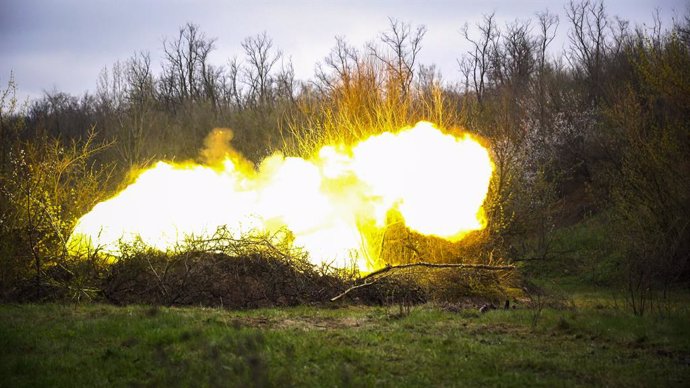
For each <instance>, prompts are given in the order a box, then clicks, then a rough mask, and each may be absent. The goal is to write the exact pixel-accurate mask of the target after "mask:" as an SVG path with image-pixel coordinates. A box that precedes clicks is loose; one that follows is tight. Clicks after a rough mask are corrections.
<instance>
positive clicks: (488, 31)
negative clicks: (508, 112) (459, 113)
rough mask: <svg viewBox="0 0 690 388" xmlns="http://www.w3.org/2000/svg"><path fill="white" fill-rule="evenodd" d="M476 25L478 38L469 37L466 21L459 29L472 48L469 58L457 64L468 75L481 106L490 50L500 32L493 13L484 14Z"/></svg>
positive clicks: (488, 67) (488, 68) (489, 62)
mask: <svg viewBox="0 0 690 388" xmlns="http://www.w3.org/2000/svg"><path fill="white" fill-rule="evenodd" d="M476 27H477V29H478V30H479V37H478V38H472V37H470V31H469V26H468V25H467V23H465V25H464V26H463V28H462V30H461V31H462V34H463V35H464V37H465V39H466V40H467V41H468V42H470V43H471V44H472V49H471V50H470V51H468V52H467V54H468V55H469V57H468V58H469V59H468V60H467V61H463V60H460V61H459V62H458V64H459V65H460V68H461V71H464V72H466V74H467V75H468V78H469V79H470V82H471V84H472V87H473V89H474V92H475V96H476V97H477V102H478V103H479V105H480V106H482V104H483V97H484V91H485V89H486V80H487V76H488V73H489V70H490V66H491V61H490V57H491V51H492V50H493V49H494V47H495V45H496V44H497V41H498V38H499V36H500V34H499V31H498V27H497V26H496V20H495V14H494V13H491V14H489V15H484V19H483V21H482V22H481V23H478V24H477V25H476Z"/></svg>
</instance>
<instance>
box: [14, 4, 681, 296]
mask: <svg viewBox="0 0 690 388" xmlns="http://www.w3.org/2000/svg"><path fill="white" fill-rule="evenodd" d="M565 8H566V14H565V20H562V19H559V18H558V17H557V16H556V15H554V14H551V13H549V12H539V13H537V14H536V15H535V17H534V18H532V19H529V20H515V21H513V22H510V23H507V24H506V25H499V24H498V22H497V21H496V18H495V16H494V14H489V15H486V16H484V18H483V20H481V21H480V22H479V23H477V24H474V25H467V24H466V25H465V26H464V27H463V28H462V33H463V35H464V39H466V40H467V42H468V43H469V44H470V47H471V50H469V51H468V52H466V53H463V54H462V55H461V57H460V58H458V66H459V71H460V74H461V75H462V78H461V80H460V81H459V82H456V83H449V82H447V81H444V80H443V79H442V76H441V74H440V72H439V71H438V70H437V69H436V68H435V67H434V66H433V65H426V64H422V63H420V62H419V53H420V51H421V50H422V49H423V44H424V36H425V33H426V28H425V27H424V26H415V25H412V24H409V23H405V22H402V21H399V20H395V19H390V21H389V24H388V26H387V29H386V30H385V32H383V33H381V34H380V35H379V36H377V37H375V39H374V40H373V41H372V42H371V43H369V44H367V45H365V46H364V47H353V46H351V45H350V44H348V43H347V41H346V40H345V39H343V38H340V37H338V38H336V40H335V45H334V47H333V48H332V49H331V51H330V52H329V53H328V55H327V56H326V57H325V58H324V60H323V61H322V62H321V63H319V64H317V70H316V73H315V75H314V77H313V79H311V80H308V81H299V80H297V79H296V78H295V74H294V70H293V68H292V65H291V63H290V60H289V59H288V56H286V55H285V54H283V53H282V52H281V51H280V50H279V49H278V48H277V47H275V46H274V44H273V41H272V40H271V38H270V37H269V36H267V35H266V34H265V33H262V34H259V35H255V36H250V37H248V38H246V39H245V40H243V41H242V48H243V51H242V52H241V53H238V56H236V57H233V58H230V59H229V60H228V62H227V65H225V66H214V65H211V64H210V63H209V54H210V53H211V52H213V50H214V49H215V48H216V47H217V45H218V44H220V42H219V41H217V40H216V39H215V38H211V37H208V36H206V35H205V34H204V33H203V32H202V30H201V28H200V26H197V25H194V24H187V25H185V26H183V27H181V28H180V30H179V33H178V34H177V35H175V36H173V37H171V38H169V39H167V40H165V41H164V43H163V53H164V57H163V59H162V70H161V71H160V72H156V71H155V70H154V69H153V68H152V66H151V56H150V54H149V53H146V52H142V53H135V54H134V55H133V56H132V57H131V58H129V59H127V60H124V61H122V62H118V63H115V64H113V65H111V66H109V67H107V68H105V69H104V70H103V72H102V74H101V76H100V78H99V80H98V86H97V89H96V92H95V93H93V94H85V95H83V96H80V97H77V96H71V95H67V94H65V93H61V92H50V93H46V94H45V96H44V97H43V98H41V99H38V100H36V101H32V102H31V103H30V104H29V105H28V106H20V105H18V104H17V101H16V100H15V99H14V95H15V94H14V92H15V87H16V86H15V85H14V83H13V81H12V79H10V82H9V83H8V85H7V87H6V88H5V89H4V93H3V94H2V100H1V101H0V131H1V132H0V133H1V136H2V160H1V161H0V186H1V191H0V196H1V197H2V198H1V202H0V206H1V208H0V237H1V241H2V243H1V244H0V245H1V246H0V259H1V260H2V264H1V265H2V267H1V268H2V275H1V276H0V289H2V290H3V292H8V290H12V289H13V288H15V287H17V285H18V284H20V283H21V282H22V281H24V280H26V279H33V280H35V281H36V282H40V279H41V278H42V276H43V277H44V278H45V277H46V276H49V275H47V274H46V271H48V270H49V269H50V268H53V266H54V264H55V263H58V262H61V261H64V260H66V259H65V252H64V241H65V238H66V236H69V231H70V229H71V227H72V226H73V223H74V221H75V220H76V219H77V218H78V217H79V216H80V215H81V214H83V213H84V212H86V211H88V210H89V209H90V207H91V206H93V204H95V203H96V202H97V201H99V200H102V199H103V198H105V197H107V195H108V193H111V192H112V190H114V189H116V187H117V183H118V182H120V181H121V180H122V178H123V177H124V176H126V174H127V172H128V171H131V170H132V169H134V168H137V167H141V166H146V165H148V164H150V163H151V162H152V161H155V160H157V159H175V160H185V159H192V158H195V157H197V153H198V150H199V149H200V148H201V146H202V142H203V139H204V137H205V136H206V135H207V134H208V132H209V131H210V130H211V129H212V128H215V127H229V128H232V129H233V131H234V133H235V138H234V140H233V145H234V146H235V147H236V148H237V149H238V150H240V151H241V152H242V153H243V154H244V155H245V156H246V157H247V158H248V159H250V160H252V161H254V162H256V161H259V160H261V159H262V158H263V157H265V156H267V155H268V154H270V153H272V152H274V151H275V150H282V151H283V152H284V153H286V154H290V155H301V156H308V155H310V154H312V153H313V152H314V151H315V150H316V149H317V148H318V147H320V146H321V145H323V144H328V143H343V142H344V143H349V142H353V141H356V140H358V139H361V138H363V137H367V136H369V135H371V134H373V133H378V132H382V131H386V130H395V129H397V128H400V127H403V126H406V125H410V124H414V123H415V122H417V121H419V120H428V121H431V122H434V123H436V124H438V125H439V126H441V127H443V128H448V129H450V130H452V129H453V128H463V129H466V130H469V131H471V132H475V133H477V134H479V135H481V136H483V137H485V138H486V139H487V141H488V142H489V144H490V146H491V151H492V155H493V158H494V161H495V163H496V173H495V177H494V179H493V181H492V183H491V188H490V198H489V199H488V201H487V204H486V210H487V217H488V219H489V226H488V228H487V229H486V230H485V231H483V232H482V233H479V234H478V235H476V236H473V237H472V238H471V239H470V240H469V242H468V243H467V244H468V245H471V247H472V255H474V256H476V257H480V258H483V259H484V260H490V259H491V258H495V257H506V258H510V259H515V260H537V261H547V260H553V259H554V255H555V253H554V252H553V250H552V246H551V241H552V236H553V232H554V230H555V229H557V228H558V227H560V226H564V225H569V224H573V223H576V222H579V221H581V220H582V219H583V218H585V217H589V216H598V217H602V218H604V219H605V220H606V221H605V222H607V223H609V225H610V227H608V228H606V230H607V233H608V235H607V238H606V240H607V241H608V243H607V244H609V245H610V246H613V247H615V250H616V252H617V255H615V257H616V259H615V261H614V262H613V263H606V265H607V266H608V267H610V268H612V269H611V270H610V271H608V272H607V276H605V278H606V279H603V281H607V282H618V284H622V285H625V286H626V287H628V288H629V290H630V293H631V295H634V296H636V297H642V298H644V297H645V295H647V294H645V293H649V292H653V291H654V290H666V289H667V287H668V286H669V285H672V284H677V283H678V282H679V281H682V282H684V281H687V280H689V279H690V265H689V264H688V256H689V254H690V246H689V244H690V243H689V242H690V225H689V222H690V221H689V220H690V162H689V157H688V154H689V152H688V150H690V138H689V137H690V17H689V16H687V15H685V16H679V17H678V18H677V19H676V20H675V22H674V24H673V25H672V26H668V28H662V25H661V23H660V22H659V21H658V18H657V19H656V23H655V24H654V26H653V27H652V28H643V27H635V26H632V25H631V24H630V23H629V22H627V21H624V20H621V19H619V18H617V17H612V16H611V15H608V14H607V12H606V9H605V6H604V4H603V2H598V1H589V0H585V1H581V2H570V3H569V4H567V5H566V7H565ZM560 29H566V30H567V36H568V43H569V44H568V45H567V46H566V48H565V49H564V52H562V53H560V55H557V56H555V57H554V56H552V55H550V54H549V53H551V52H552V50H551V49H550V45H551V43H552V41H553V40H554V37H555V36H556V31H557V30H560ZM449 50H452V47H449ZM448 179H453V177H452V170H450V171H449V177H448ZM468 249H469V248H468ZM602 265H603V264H602ZM608 267H607V268H608ZM42 274H43V275H42Z"/></svg>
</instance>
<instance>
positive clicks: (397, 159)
mask: <svg viewBox="0 0 690 388" xmlns="http://www.w3.org/2000/svg"><path fill="white" fill-rule="evenodd" d="M231 137H232V135H231V134H228V133H223V132H219V131H218V130H214V132H212V134H211V135H210V136H209V138H208V139H207V144H206V150H205V151H204V152H203V156H204V158H205V160H206V164H205V165H200V164H196V163H191V162H189V163H182V164H173V163H166V162H158V163H157V164H156V165H154V166H153V167H152V168H150V169H148V170H145V171H143V172H141V174H140V175H139V177H138V178H137V179H136V180H135V181H134V183H132V184H131V185H129V186H128V187H127V188H125V189H124V190H123V191H121V192H120V193H118V194H117V195H116V196H114V197H113V198H110V199H108V200H106V201H104V202H101V203H99V204H97V205H96V206H95V207H94V208H93V210H91V211H90V212H89V213H87V214H86V215H84V216H83V217H82V218H81V219H80V220H79V221H78V222H77V225H76V227H75V229H74V231H73V233H72V236H71V237H70V241H69V245H70V248H71V250H72V251H73V252H79V251H81V250H83V249H86V248H88V247H99V249H101V251H104V252H107V253H109V254H113V255H117V253H118V249H119V247H120V246H121V245H120V244H121V243H125V244H127V243H132V242H134V241H135V240H136V239H141V241H142V242H143V243H145V244H146V245H148V246H151V247H154V248H156V249H160V250H168V249H170V248H172V247H174V246H175V245H176V244H179V243H180V242H181V241H183V240H184V239H185V238H186V237H189V236H196V237H203V236H209V235H212V234H213V233H214V232H215V231H216V230H217V229H218V228H219V227H221V226H222V227H225V228H227V230H229V231H231V233H233V235H234V237H236V238H240V237H242V236H244V235H247V234H251V233H257V232H261V233H263V232H272V231H277V230H280V229H282V228H286V229H288V230H289V231H290V232H292V234H293V235H294V242H293V243H294V245H296V246H299V247H303V248H304V249H305V250H306V251H307V252H308V253H309V256H310V259H311V260H312V262H314V263H317V264H318V263H324V262H325V263H328V264H330V265H333V266H336V267H341V268H344V267H351V266H352V265H353V264H354V265H355V266H357V267H358V268H359V269H360V270H371V269H373V268H372V266H373V265H374V263H375V258H371V257H369V256H370V255H369V253H368V251H367V244H366V242H365V241H364V240H365V238H364V237H363V236H364V235H365V233H364V232H365V230H364V229H366V228H379V229H383V228H385V227H386V222H387V221H386V219H387V215H388V213H389V211H391V210H395V211H397V212H398V213H399V214H400V216H401V217H402V219H403V220H404V223H405V225H406V226H407V227H408V228H409V229H411V230H414V231H416V232H418V233H420V234H424V235H433V236H437V237H441V238H444V239H447V240H450V241H457V240H459V239H461V238H462V237H463V236H464V235H465V234H467V233H468V232H470V231H473V230H479V229H482V228H483V227H485V224H486V221H485V218H484V214H483V209H482V204H483V202H484V199H485V197H486V194H487V191H488V187H489V180H490V179H491V174H492V172H493V163H492V162H491V159H490V157H489V153H488V151H487V150H486V149H485V148H484V147H483V146H482V145H481V144H479V142H477V141H476V140H475V139H473V138H472V137H470V136H469V135H463V136H462V137H459V138H458V137H454V136H452V135H449V134H444V133H443V132H441V131H440V130H439V129H437V128H435V127H434V126H433V125H432V124H430V123H427V122H420V123H418V124H417V125H416V126H414V127H411V128H405V129H402V130H401V131H399V132H397V133H390V132H386V133H383V134H380V135H377V136H372V137H370V138H368V139H366V140H364V141H362V142H360V143H358V144H355V145H354V146H352V147H345V146H326V147H323V148H322V149H321V150H320V152H319V153H318V155H316V156H315V157H313V158H311V159H308V160H307V159H301V158H291V157H284V156H283V155H281V154H279V153H276V154H274V155H272V156H270V157H268V158H267V159H265V160H264V161H263V162H262V163H261V164H260V165H259V168H258V170H254V169H253V168H252V167H248V162H246V161H245V160H244V159H243V158H242V157H241V156H240V155H239V154H237V153H236V152H235V151H233V150H231V149H228V147H225V148H224V150H223V148H222V147H221V148H219V147H218V142H227V141H229V140H230V138H231Z"/></svg>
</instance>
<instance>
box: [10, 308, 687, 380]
mask: <svg viewBox="0 0 690 388" xmlns="http://www.w3.org/2000/svg"><path fill="white" fill-rule="evenodd" d="M397 312H398V309H397V308H394V307H390V308H373V307H357V306H354V307H342V308H337V309H329V308H324V307H321V308H318V307H298V308H289V309H261V310H253V311H239V312H238V311H227V310H222V309H208V308H152V307H146V306H130V307H114V306H108V305H79V306H70V305H54V304H49V305H3V306H0V349H2V351H1V352H0V386H3V387H22V386H51V387H60V386H70V387H72V386H88V387H92V386H142V385H145V386H151V385H153V386H238V387H240V386H242V387H244V386H276V385H279V386H285V387H289V386H374V385H376V386H391V387H393V386H394V387H397V386H486V385H489V386H592V385H597V386H674V385H676V386H682V385H684V384H687V381H689V379H690V366H689V363H690V325H688V324H687V323H688V322H689V321H690V320H689V319H688V318H690V314H688V313H687V311H677V312H676V313H674V315H673V316H672V317H666V318H659V317H635V316H632V315H630V314H628V313H627V312H625V311H622V310H618V309H611V308H605V309H601V308H591V307H584V308H577V307H576V308H574V309H567V310H552V309H545V310H544V311H543V312H542V314H541V316H540V318H539V319H538V320H537V324H536V326H533V325H532V323H533V317H534V311H532V310H528V309H518V310H510V311H502V310H496V311H491V312H489V313H486V314H478V313H477V312H476V311H474V310H463V311H461V312H460V313H453V312H448V311H445V310H442V309H440V308H438V307H435V306H430V305H426V306H417V307H414V308H413V309H412V311H411V313H410V314H409V315H406V316H399V315H396V314H395V313H397Z"/></svg>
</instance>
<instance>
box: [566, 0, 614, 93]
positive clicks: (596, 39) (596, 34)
mask: <svg viewBox="0 0 690 388" xmlns="http://www.w3.org/2000/svg"><path fill="white" fill-rule="evenodd" d="M565 11H566V17H567V18H568V20H569V21H570V23H571V29H570V31H569V32H568V39H569V40H570V44H571V46H570V48H569V50H568V52H567V55H566V58H567V59H568V61H569V62H570V65H571V66H572V68H573V69H574V71H575V73H576V75H580V76H581V77H582V78H584V79H585V80H586V81H587V82H588V86H589V97H590V98H591V99H593V100H594V101H595V102H596V101H597V100H598V99H599V97H600V94H601V81H602V67H603V61H604V55H605V53H606V51H607V49H608V45H609V42H608V36H607V30H608V26H609V21H608V18H607V16H606V10H605V8H604V3H603V1H601V0H595V1H590V0H585V1H582V2H580V3H575V2H574V1H572V0H571V1H570V3H569V4H568V6H567V7H566V9H565Z"/></svg>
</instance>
